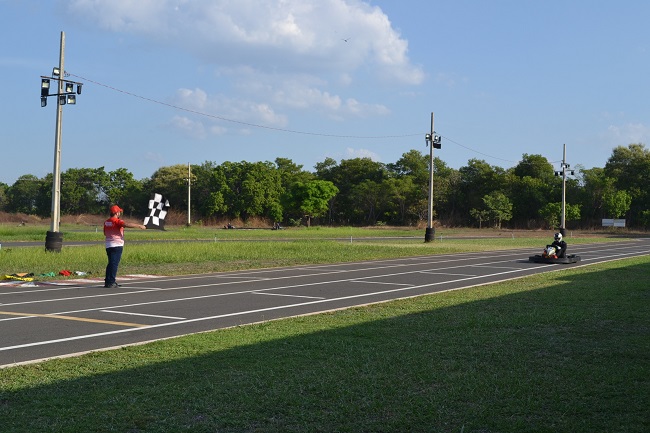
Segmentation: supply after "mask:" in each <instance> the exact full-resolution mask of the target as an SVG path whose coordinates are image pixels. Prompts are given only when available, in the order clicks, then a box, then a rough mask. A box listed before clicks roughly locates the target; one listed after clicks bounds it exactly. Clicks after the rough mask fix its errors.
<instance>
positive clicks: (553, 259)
mask: <svg viewBox="0 0 650 433" xmlns="http://www.w3.org/2000/svg"><path fill="white" fill-rule="evenodd" d="M580 260H581V259H580V256H577V255H575V254H570V255H566V256H565V257H558V256H557V249H556V248H555V247H554V246H553V245H546V248H544V251H542V254H535V255H534V256H530V257H528V261H529V262H535V263H561V264H568V263H576V262H579V261H580Z"/></svg>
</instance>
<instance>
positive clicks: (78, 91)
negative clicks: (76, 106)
mask: <svg viewBox="0 0 650 433" xmlns="http://www.w3.org/2000/svg"><path fill="white" fill-rule="evenodd" d="M77 95H81V83H77Z"/></svg>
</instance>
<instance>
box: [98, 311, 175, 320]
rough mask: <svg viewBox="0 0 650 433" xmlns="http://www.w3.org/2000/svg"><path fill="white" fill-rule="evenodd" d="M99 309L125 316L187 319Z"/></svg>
mask: <svg viewBox="0 0 650 433" xmlns="http://www.w3.org/2000/svg"><path fill="white" fill-rule="evenodd" d="M99 311H100V312H102V313H112V314H123V315H126V316H142V317H156V318H159V319H173V320H187V318H186V317H174V316H158V315H156V314H142V313H129V312H126V311H114V310H99Z"/></svg>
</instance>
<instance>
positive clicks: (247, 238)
mask: <svg viewBox="0 0 650 433" xmlns="http://www.w3.org/2000/svg"><path fill="white" fill-rule="evenodd" d="M3 230H4V232H3V231H0V240H5V242H6V239H12V240H14V241H26V240H35V239H33V238H34V237H36V235H38V236H39V239H36V240H39V241H43V245H42V246H39V247H16V248H7V247H2V248H1V249H0V276H2V275H10V274H14V273H23V272H24V273H33V274H35V275H36V277H37V279H41V280H44V279H48V278H49V277H41V276H40V275H41V274H48V273H50V272H54V273H58V272H59V271H61V270H64V269H66V270H70V271H73V272H74V271H81V272H85V273H91V275H93V276H100V277H102V276H103V273H104V269H105V267H106V253H105V250H104V248H103V244H102V239H103V236H102V234H101V232H99V233H95V232H75V231H73V230H72V229H69V232H64V246H63V248H62V250H61V252H60V253H48V252H45V243H44V239H45V237H44V236H45V235H44V233H45V231H38V230H34V229H32V228H29V227H15V226H12V227H8V226H4V229H3ZM477 234H478V235H480V236H493V237H489V238H479V239H463V238H459V239H452V238H445V236H462V235H465V236H467V235H472V236H475V235H477ZM531 235H532V236H531ZM544 235H546V237H542V236H544ZM436 236H437V237H436V240H435V241H434V242H429V243H425V242H424V233H423V231H422V230H414V229H385V228H381V229H362V228H310V229H307V228H303V229H288V230H278V231H272V230H223V229H213V228H212V229H208V228H202V227H190V228H173V229H172V230H169V231H165V232H162V231H156V230H134V229H131V230H127V233H126V235H125V237H126V246H125V249H124V256H123V258H122V262H121V264H120V269H119V275H126V274H151V275H179V274H195V273H203V272H219V271H230V270H239V269H251V268H268V267H279V266H293V265H304V264H314V263H316V264H324V263H338V262H350V261H361V260H373V259H384V258H392V257H410V256H421V255H432V254H450V253H458V252H467V251H489V250H494V249H506V248H539V249H540V251H541V248H543V246H544V245H545V244H546V243H548V242H550V240H551V239H552V232H549V233H541V234H540V233H537V232H526V233H517V234H516V235H515V234H514V233H507V232H500V231H492V230H480V231H478V230H476V231H471V230H470V231H468V230H465V231H461V230H454V231H451V230H450V231H446V230H445V231H441V230H439V231H438V232H437V234H436ZM180 239H185V240H191V241H194V242H175V241H177V240H180ZM66 240H67V241H74V240H86V241H89V240H92V241H96V242H97V244H96V245H94V246H82V247H72V246H66V245H65V241H66ZM609 240H615V239H613V238H605V237H593V235H590V237H586V236H576V237H570V238H569V243H570V244H579V243H589V242H603V241H609ZM144 241H151V242H144ZM163 241H164V242H163ZM139 242H140V243H139ZM119 275H118V277H119ZM56 278H60V277H56Z"/></svg>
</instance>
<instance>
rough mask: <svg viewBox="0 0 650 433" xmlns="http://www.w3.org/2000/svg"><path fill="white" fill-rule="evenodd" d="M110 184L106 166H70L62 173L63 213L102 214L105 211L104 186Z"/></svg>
mask: <svg viewBox="0 0 650 433" xmlns="http://www.w3.org/2000/svg"><path fill="white" fill-rule="evenodd" d="M107 184H108V174H107V173H106V171H104V167H99V168H70V169H68V170H66V171H64V172H63V173H61V213H62V214H67V215H79V214H93V215H94V214H100V213H102V212H103V211H105V205H106V200H105V193H104V190H103V186H104V185H107Z"/></svg>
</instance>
